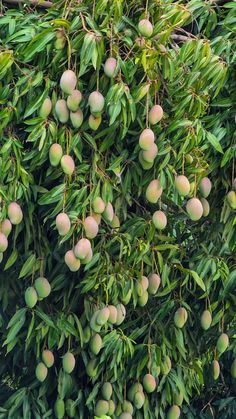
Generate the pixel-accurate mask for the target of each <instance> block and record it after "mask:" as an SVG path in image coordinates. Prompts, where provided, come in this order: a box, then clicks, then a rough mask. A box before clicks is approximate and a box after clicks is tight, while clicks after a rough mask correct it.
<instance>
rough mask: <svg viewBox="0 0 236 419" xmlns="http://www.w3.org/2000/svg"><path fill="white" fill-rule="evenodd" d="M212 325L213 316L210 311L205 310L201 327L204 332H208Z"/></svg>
mask: <svg viewBox="0 0 236 419" xmlns="http://www.w3.org/2000/svg"><path fill="white" fill-rule="evenodd" d="M211 323H212V316H211V313H210V311H209V310H204V311H203V313H202V315H201V326H202V328H203V329H204V330H208V329H209V327H210V326H211Z"/></svg>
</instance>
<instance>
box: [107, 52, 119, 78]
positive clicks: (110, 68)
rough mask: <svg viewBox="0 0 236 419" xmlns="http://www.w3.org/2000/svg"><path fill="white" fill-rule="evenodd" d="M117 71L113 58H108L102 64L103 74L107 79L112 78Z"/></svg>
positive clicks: (115, 61)
mask: <svg viewBox="0 0 236 419" xmlns="http://www.w3.org/2000/svg"><path fill="white" fill-rule="evenodd" d="M116 70H117V60H116V59H115V58H112V57H110V58H108V59H107V60H106V62H105V64H104V73H105V74H106V76H107V77H110V78H112V77H114V76H115V74H116Z"/></svg>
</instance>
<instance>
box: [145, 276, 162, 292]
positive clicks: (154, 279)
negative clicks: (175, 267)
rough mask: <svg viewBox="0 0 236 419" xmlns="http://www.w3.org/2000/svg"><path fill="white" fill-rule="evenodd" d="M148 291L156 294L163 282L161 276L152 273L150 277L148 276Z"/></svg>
mask: <svg viewBox="0 0 236 419" xmlns="http://www.w3.org/2000/svg"><path fill="white" fill-rule="evenodd" d="M148 282H149V284H148V292H149V294H152V295H155V294H156V292H157V290H158V288H159V286H160V283H161V278H160V277H159V275H157V274H155V273H152V274H151V275H150V276H149V277H148Z"/></svg>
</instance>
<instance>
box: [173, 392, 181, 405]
mask: <svg viewBox="0 0 236 419" xmlns="http://www.w3.org/2000/svg"><path fill="white" fill-rule="evenodd" d="M183 400H184V396H183V394H182V393H180V392H175V393H174V394H173V401H174V404H177V406H182V403H183Z"/></svg>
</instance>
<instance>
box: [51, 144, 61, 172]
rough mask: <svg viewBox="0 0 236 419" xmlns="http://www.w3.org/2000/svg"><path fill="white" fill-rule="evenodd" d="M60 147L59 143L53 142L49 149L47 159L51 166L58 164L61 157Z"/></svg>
mask: <svg viewBox="0 0 236 419" xmlns="http://www.w3.org/2000/svg"><path fill="white" fill-rule="evenodd" d="M62 154H63V151H62V147H61V145H60V144H57V143H54V144H52V145H51V147H50V149H49V160H50V164H51V165H52V166H53V167H56V166H58V164H59V163H60V161H61V158H62Z"/></svg>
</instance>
